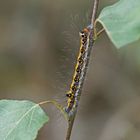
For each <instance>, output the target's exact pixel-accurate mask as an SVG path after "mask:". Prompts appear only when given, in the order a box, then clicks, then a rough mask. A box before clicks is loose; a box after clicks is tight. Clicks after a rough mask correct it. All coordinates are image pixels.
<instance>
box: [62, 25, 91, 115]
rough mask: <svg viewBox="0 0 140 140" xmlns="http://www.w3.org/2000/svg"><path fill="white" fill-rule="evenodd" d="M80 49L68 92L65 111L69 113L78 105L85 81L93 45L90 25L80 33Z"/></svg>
mask: <svg viewBox="0 0 140 140" xmlns="http://www.w3.org/2000/svg"><path fill="white" fill-rule="evenodd" d="M79 34H80V50H79V54H78V58H77V63H76V66H75V71H74V75H73V79H72V83H71V85H70V89H69V91H68V92H67V94H66V96H67V97H68V100H67V107H66V108H65V111H66V112H67V113H68V114H71V113H73V111H74V108H76V107H77V106H78V101H79V98H80V93H81V92H80V91H81V87H82V85H83V81H84V79H85V74H86V69H87V65H88V61H89V54H90V52H91V51H90V50H91V47H92V45H93V39H91V37H92V27H91V26H88V27H86V28H84V29H83V30H82V31H81V32H80V33H79Z"/></svg>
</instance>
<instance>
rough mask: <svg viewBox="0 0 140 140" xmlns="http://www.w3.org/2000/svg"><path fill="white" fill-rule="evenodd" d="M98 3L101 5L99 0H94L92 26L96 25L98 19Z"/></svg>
mask: <svg viewBox="0 0 140 140" xmlns="http://www.w3.org/2000/svg"><path fill="white" fill-rule="evenodd" d="M98 5H99V0H94V4H93V11H92V17H91V25H92V26H94V22H95V20H96V14H97V9H98Z"/></svg>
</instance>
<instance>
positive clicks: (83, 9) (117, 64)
mask: <svg viewBox="0 0 140 140" xmlns="http://www.w3.org/2000/svg"><path fill="white" fill-rule="evenodd" d="M116 1H117V0H101V1H100V7H99V12H100V11H101V9H102V8H103V7H105V6H107V5H111V4H113V3H115V2H116ZM92 3H93V1H92V0H87V1H85V0H76V1H75V0H71V1H67V0H5V1H4V0H1V1H0V98H1V99H5V98H6V99H18V100H31V101H34V102H37V103H38V102H40V101H44V100H49V99H56V100H57V101H58V102H59V103H61V104H62V105H65V104H66V97H65V93H66V91H68V90H69V85H70V83H71V79H72V74H73V71H74V66H75V63H76V57H77V53H78V49H79V31H80V30H82V29H83V28H84V27H85V26H87V25H88V23H89V17H90V16H91V9H92ZM139 44H140V41H137V42H135V43H133V44H130V45H129V46H127V47H124V48H122V49H120V50H117V49H116V48H115V46H114V45H113V44H112V43H111V42H110V40H109V39H108V37H107V36H106V34H105V33H103V34H102V35H101V36H100V37H99V39H98V40H97V42H96V44H95V47H94V48H93V50H92V55H91V59H90V65H89V69H88V73H87V76H86V81H85V84H84V89H83V92H82V97H81V101H80V105H79V110H78V113H77V116H76V120H75V124H74V128H73V132H72V138H71V140H85V139H87V140H122V139H123V140H139V139H140V133H139V132H140V110H139V108H140V98H139V94H140V86H139V83H140V55H139V52H140V46H139ZM43 108H44V110H45V111H46V112H47V114H48V115H49V116H50V121H49V123H48V124H47V125H45V126H44V127H43V128H42V129H41V130H40V131H39V135H38V138H37V140H46V139H47V140H64V139H65V135H66V128H67V123H66V121H65V120H64V118H63V116H62V115H61V113H60V112H59V111H58V110H56V108H55V107H54V106H52V105H47V106H46V105H44V106H43Z"/></svg>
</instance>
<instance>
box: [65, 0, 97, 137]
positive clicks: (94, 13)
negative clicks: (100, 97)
mask: <svg viewBox="0 0 140 140" xmlns="http://www.w3.org/2000/svg"><path fill="white" fill-rule="evenodd" d="M98 4H99V0H94V4H93V12H92V17H91V23H90V25H91V28H90V36H89V47H88V50H87V51H88V56H87V58H88V59H87V62H86V67H85V70H84V74H83V79H82V82H81V85H80V90H79V99H78V100H80V95H81V91H82V88H83V84H84V79H85V76H86V72H87V68H88V65H89V58H90V54H91V49H92V47H93V44H94V40H93V38H94V31H93V30H94V22H95V20H96V14H97V9H98ZM74 109H75V112H74V113H73V115H72V116H71V117H70V118H69V120H68V130H67V136H66V140H70V137H71V132H72V128H73V124H74V120H75V116H76V112H77V106H76V107H75V108H74Z"/></svg>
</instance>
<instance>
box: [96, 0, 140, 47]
mask: <svg viewBox="0 0 140 140" xmlns="http://www.w3.org/2000/svg"><path fill="white" fill-rule="evenodd" d="M139 13H140V0H129V1H128V0H119V2H117V3H116V4H114V5H112V6H109V7H106V8H104V9H103V10H102V12H101V14H100V15H99V18H98V19H97V21H99V22H100V23H101V24H102V25H103V27H104V28H105V30H106V32H107V34H108V36H109V37H110V39H111V41H112V42H113V43H114V44H115V46H116V47H117V48H120V47H122V46H125V45H127V44H128V43H132V42H134V41H136V40H138V39H139V38H140V16H139Z"/></svg>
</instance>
